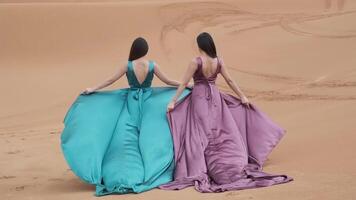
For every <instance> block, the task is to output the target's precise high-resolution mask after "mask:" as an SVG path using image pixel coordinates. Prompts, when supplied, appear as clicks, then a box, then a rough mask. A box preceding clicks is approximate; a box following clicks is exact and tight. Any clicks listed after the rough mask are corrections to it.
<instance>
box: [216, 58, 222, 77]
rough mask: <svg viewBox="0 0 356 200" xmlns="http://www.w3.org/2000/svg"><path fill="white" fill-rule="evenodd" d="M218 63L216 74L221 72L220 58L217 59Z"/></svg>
mask: <svg viewBox="0 0 356 200" xmlns="http://www.w3.org/2000/svg"><path fill="white" fill-rule="evenodd" d="M216 59H217V61H218V63H217V69H216V73H217V74H218V73H220V72H221V63H220V59H219V57H216Z"/></svg>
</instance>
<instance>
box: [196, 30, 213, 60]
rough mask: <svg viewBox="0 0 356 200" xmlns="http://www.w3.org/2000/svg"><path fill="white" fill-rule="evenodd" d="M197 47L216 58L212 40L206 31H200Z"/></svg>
mask: <svg viewBox="0 0 356 200" xmlns="http://www.w3.org/2000/svg"><path fill="white" fill-rule="evenodd" d="M197 43H198V47H199V48H200V49H201V50H202V51H204V52H205V53H206V54H208V55H209V56H210V57H212V58H216V57H217V55H216V48H215V44H214V40H213V38H212V37H211V35H210V34H209V33H207V32H203V33H200V34H199V35H198V37H197Z"/></svg>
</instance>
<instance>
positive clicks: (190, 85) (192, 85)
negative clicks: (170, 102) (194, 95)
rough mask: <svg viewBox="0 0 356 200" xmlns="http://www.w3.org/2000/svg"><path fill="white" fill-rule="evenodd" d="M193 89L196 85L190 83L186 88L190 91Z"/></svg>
mask: <svg viewBox="0 0 356 200" xmlns="http://www.w3.org/2000/svg"><path fill="white" fill-rule="evenodd" d="M193 87H194V83H188V84H187V86H186V88H188V89H193Z"/></svg>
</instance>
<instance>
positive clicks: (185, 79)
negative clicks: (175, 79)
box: [167, 59, 197, 111]
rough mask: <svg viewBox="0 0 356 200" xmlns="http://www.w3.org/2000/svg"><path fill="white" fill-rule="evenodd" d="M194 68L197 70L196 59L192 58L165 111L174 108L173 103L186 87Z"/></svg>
mask: <svg viewBox="0 0 356 200" xmlns="http://www.w3.org/2000/svg"><path fill="white" fill-rule="evenodd" d="M196 70H197V63H196V59H194V60H192V62H190V64H189V66H188V68H187V70H186V72H185V74H184V76H183V78H182V82H181V83H180V84H179V87H178V89H177V92H176V95H175V96H174V97H173V98H172V100H171V102H170V103H169V104H168V106H167V111H171V110H173V109H174V105H175V103H176V102H177V99H178V98H179V97H180V95H181V94H182V93H183V91H184V89H185V87H187V85H188V83H189V81H190V79H191V78H192V76H193V74H194V72H195V71H196Z"/></svg>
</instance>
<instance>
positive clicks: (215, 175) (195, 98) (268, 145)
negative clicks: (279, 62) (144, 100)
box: [160, 57, 292, 192]
mask: <svg viewBox="0 0 356 200" xmlns="http://www.w3.org/2000/svg"><path fill="white" fill-rule="evenodd" d="M197 63H198V69H197V70H196V72H195V74H194V76H193V78H194V88H193V90H192V92H191V94H189V95H188V96H186V97H185V98H183V99H182V100H181V101H179V102H178V103H177V105H176V106H175V108H174V110H173V111H171V112H169V113H168V114H167V115H168V120H169V123H170V128H171V132H172V136H173V140H174V151H175V167H176V168H175V173H174V181H173V182H170V183H168V184H164V185H161V186H160V188H161V189H167V190H177V189H178V190H179V189H183V188H186V187H189V186H195V188H196V190H198V191H200V192H223V191H227V190H240V189H247V188H256V187H265V186H270V185H275V184H281V183H285V182H289V181H291V180H292V178H290V177H288V176H286V175H271V174H267V173H265V172H262V165H263V163H264V162H265V160H266V159H267V156H268V154H269V153H270V152H271V151H272V149H273V148H274V147H275V146H276V145H277V143H278V142H279V140H280V139H281V138H282V136H283V135H284V132H285V131H284V130H283V129H282V128H281V127H279V126H278V125H277V124H275V123H274V122H273V121H271V120H270V119H269V118H268V116H266V115H265V114H264V113H262V112H261V111H259V110H258V108H257V107H256V106H254V105H251V108H247V107H246V106H245V105H243V104H242V103H241V101H240V100H239V99H237V98H235V97H234V96H231V95H227V94H223V93H221V92H220V91H219V89H218V88H217V87H216V86H215V79H216V77H217V75H218V74H219V73H220V69H221V65H220V63H219V62H218V67H217V70H216V73H214V74H213V75H212V76H210V77H209V78H206V77H205V76H204V74H203V71H202V60H201V58H200V57H198V58H197Z"/></svg>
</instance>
